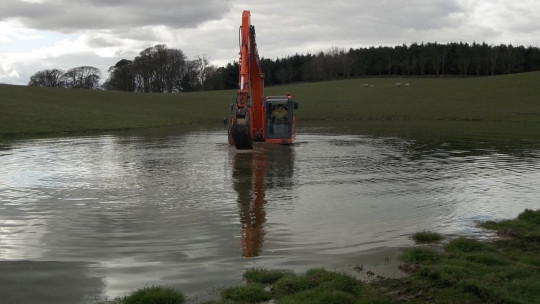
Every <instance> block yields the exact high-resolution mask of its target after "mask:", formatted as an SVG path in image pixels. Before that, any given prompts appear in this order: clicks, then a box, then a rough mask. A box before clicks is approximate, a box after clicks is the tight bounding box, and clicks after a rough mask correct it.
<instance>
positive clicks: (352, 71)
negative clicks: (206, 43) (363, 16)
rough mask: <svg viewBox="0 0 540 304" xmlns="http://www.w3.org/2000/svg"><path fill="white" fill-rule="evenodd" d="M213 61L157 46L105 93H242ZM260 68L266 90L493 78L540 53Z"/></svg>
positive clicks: (300, 59) (93, 81) (461, 49)
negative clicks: (351, 81) (376, 79)
mask: <svg viewBox="0 0 540 304" xmlns="http://www.w3.org/2000/svg"><path fill="white" fill-rule="evenodd" d="M209 60H210V58H209V57H208V56H207V55H202V56H196V57H195V59H193V60H187V57H186V55H185V54H184V52H183V51H182V50H179V49H172V48H168V47H167V46H165V45H163V44H159V45H156V46H153V47H149V48H147V49H145V50H143V51H141V52H140V53H139V55H138V56H136V57H135V58H134V59H132V60H128V59H122V60H120V61H118V62H117V63H116V64H115V65H114V66H112V67H110V68H109V70H108V72H109V77H108V78H107V80H106V81H105V82H104V84H103V85H102V86H101V88H103V89H106V90H120V91H130V92H148V93H149V92H152V93H179V92H189V91H200V90H222V89H236V88H237V87H238V62H232V63H228V64H227V65H226V66H224V67H216V66H214V65H210V64H209ZM261 64H262V68H263V71H264V72H265V85H279V84H289V83H295V82H303V81H326V80H334V79H344V78H351V77H370V76H407V77H415V76H444V75H449V76H487V75H500V74H511V73H521V72H529V71H538V70H540V49H539V48H538V47H532V46H529V47H525V46H517V47H514V46H512V45H505V44H500V45H488V44H486V43H482V44H479V43H473V44H468V43H461V42H460V43H448V44H439V43H426V44H424V43H421V44H418V43H413V44H410V45H405V44H403V45H398V46H394V47H388V46H379V47H374V46H372V47H369V48H358V49H352V48H351V49H349V50H345V49H344V48H337V47H334V48H331V49H329V50H327V51H326V52H323V51H321V52H319V53H317V54H306V55H300V54H295V55H293V56H288V57H286V58H278V59H268V58H261ZM99 80H100V75H99V70H98V69H96V68H92V67H78V68H74V69H71V70H69V71H67V72H63V71H61V70H57V69H53V70H44V71H40V72H37V73H36V74H34V75H33V76H32V78H31V79H30V83H29V85H40V86H58V87H72V88H88V89H96V88H99V85H98V83H99Z"/></svg>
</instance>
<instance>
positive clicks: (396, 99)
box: [0, 72, 540, 137]
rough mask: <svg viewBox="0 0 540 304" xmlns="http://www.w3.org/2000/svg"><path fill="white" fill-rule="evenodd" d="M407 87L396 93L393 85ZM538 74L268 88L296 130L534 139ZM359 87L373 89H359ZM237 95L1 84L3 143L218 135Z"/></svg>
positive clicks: (539, 118) (539, 119)
mask: <svg viewBox="0 0 540 304" xmlns="http://www.w3.org/2000/svg"><path fill="white" fill-rule="evenodd" d="M396 81H398V82H408V83H410V86H408V87H397V86H395V85H394V84H395V82H396ZM538 82H540V72H532V73H523V74H513V75H504V76H493V77H482V78H399V80H396V79H395V78H367V79H366V78H363V79H348V80H340V81H328V82H319V83H303V84H295V85H287V86H277V87H269V88H267V89H266V92H265V95H283V94H285V92H287V91H290V92H291V93H292V94H293V96H294V97H295V99H296V100H297V101H299V103H300V108H299V110H298V111H297V112H295V113H296V116H297V121H298V126H299V127H313V126H314V127H326V126H334V127H335V126H339V127H346V128H352V129H354V128H375V129H377V128H388V127H392V125H393V124H398V125H397V126H394V127H396V128H403V124H405V125H406V126H407V127H414V128H421V129H423V130H432V129H441V128H451V129H456V128H458V129H463V130H469V131H470V130H484V131H486V132H492V133H508V132H512V133H515V134H536V135H538V134H539V133H540V132H539V131H538V130H539V129H540V128H538V124H539V123H540V103H538V99H539V98H540V86H538V85H537V84H538ZM363 83H369V84H372V85H373V86H372V87H363V86H362V84H363ZM235 96H236V93H235V91H234V90H228V91H211V92H192V93H181V94H141V93H128V92H113V91H89V90H79V89H58V88H41V87H27V86H12V85H0V136H1V137H7V136H20V135H27V136H33V135H39V134H58V133H66V132H67V133H70V132H103V131H110V130H125V129H136V128H152V127H165V126H191V127H195V128H214V129H215V128H221V126H222V120H223V118H224V117H225V116H227V114H228V106H229V104H230V103H231V98H234V97H235Z"/></svg>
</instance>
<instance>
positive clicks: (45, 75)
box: [28, 69, 64, 88]
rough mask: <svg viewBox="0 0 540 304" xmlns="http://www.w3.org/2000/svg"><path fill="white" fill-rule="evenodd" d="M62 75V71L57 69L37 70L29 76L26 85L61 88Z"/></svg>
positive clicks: (62, 84)
mask: <svg viewBox="0 0 540 304" xmlns="http://www.w3.org/2000/svg"><path fill="white" fill-rule="evenodd" d="M63 75H64V71H62V70H59V69H51V70H43V71H39V72H36V73H35V74H34V75H32V76H31V77H30V82H28V85H30V86H40V87H55V88H61V87H63V86H64V83H63V82H62V76H63Z"/></svg>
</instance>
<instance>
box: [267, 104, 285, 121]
mask: <svg viewBox="0 0 540 304" xmlns="http://www.w3.org/2000/svg"><path fill="white" fill-rule="evenodd" d="M271 118H272V121H274V120H277V121H283V120H287V109H286V108H285V107H284V106H283V105H277V106H275V107H274V110H273V111H272V116H271Z"/></svg>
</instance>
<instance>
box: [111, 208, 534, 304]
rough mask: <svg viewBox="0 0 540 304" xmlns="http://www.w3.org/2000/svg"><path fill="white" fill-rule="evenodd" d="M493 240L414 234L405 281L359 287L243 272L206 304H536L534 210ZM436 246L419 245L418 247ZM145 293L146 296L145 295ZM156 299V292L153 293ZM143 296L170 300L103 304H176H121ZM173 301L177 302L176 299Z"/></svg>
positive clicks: (492, 225)
mask: <svg viewBox="0 0 540 304" xmlns="http://www.w3.org/2000/svg"><path fill="white" fill-rule="evenodd" d="M480 225H481V227H484V228H486V229H492V230H495V231H497V234H498V235H499V238H498V239H495V240H492V241H486V242H482V241H478V240H475V239H470V238H464V237H458V238H454V239H451V240H447V241H443V242H442V243H443V244H439V242H441V238H440V236H439V235H436V234H433V233H429V232H425V231H424V232H421V233H417V234H415V235H414V238H415V239H416V240H418V241H419V243H421V244H422V245H420V244H419V245H417V246H415V247H412V248H408V249H406V250H404V252H403V254H402V255H401V257H400V258H401V260H402V261H403V265H402V266H400V269H402V270H403V271H405V272H408V273H409V274H410V275H409V276H407V277H404V278H401V279H384V278H380V279H378V280H375V281H373V282H371V283H362V282H360V281H358V280H356V279H355V278H353V277H351V276H349V275H346V274H341V273H336V272H331V271H327V270H325V269H311V270H308V271H306V272H305V273H302V274H295V273H293V272H291V271H288V270H265V269H259V268H257V269H249V270H247V271H246V272H245V273H244V280H245V282H246V283H245V285H243V286H238V287H232V288H227V289H225V290H223V291H222V292H221V299H219V300H217V301H214V302H209V303H214V304H218V303H260V302H267V301H273V302H271V303H315V304H316V303H340V304H343V303H537V301H538V299H540V283H539V282H540V210H536V211H532V210H525V211H524V212H523V213H521V214H520V215H519V216H518V218H517V219H514V220H505V221H501V222H485V223H482V224H480ZM429 241H432V242H436V244H431V245H429V244H428V245H426V244H425V243H426V242H429ZM145 290H146V291H145ZM159 291H161V290H159ZM145 293H148V294H158V295H159V297H160V299H161V298H166V299H170V298H173V297H178V296H177V295H176V294H175V293H174V291H172V290H169V292H168V293H167V294H166V295H163V293H162V292H160V293H156V290H154V289H153V288H152V289H142V290H139V291H137V292H135V293H134V294H133V295H130V296H127V297H126V298H124V299H116V300H115V301H113V302H110V303H118V304H120V303H183V301H184V299H183V297H182V298H181V299H179V300H178V301H176V302H175V301H172V300H168V302H165V300H163V301H157V300H156V299H157V296H155V298H154V300H155V301H152V298H151V297H147V299H148V301H146V302H145V301H140V302H129V301H128V300H132V299H133V298H134V297H137V298H142V297H143V296H144V294H145ZM179 298H180V297H179Z"/></svg>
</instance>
